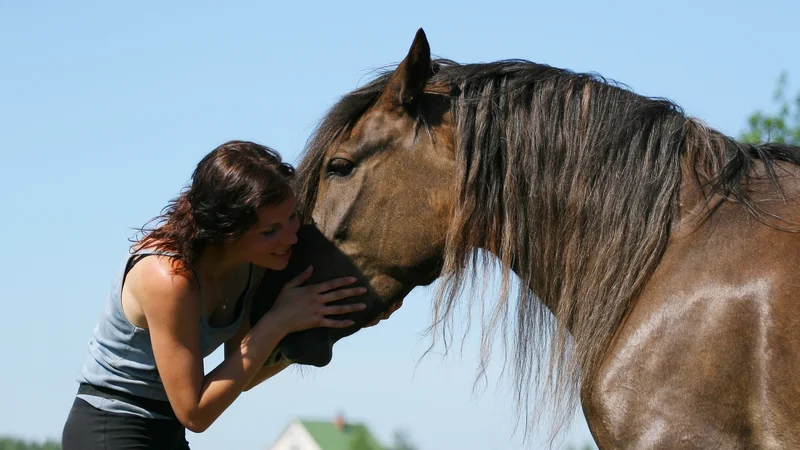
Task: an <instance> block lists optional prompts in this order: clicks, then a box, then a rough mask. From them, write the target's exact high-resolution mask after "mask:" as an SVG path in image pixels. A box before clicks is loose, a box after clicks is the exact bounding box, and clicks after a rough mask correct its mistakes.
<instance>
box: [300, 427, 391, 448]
mask: <svg viewBox="0 0 800 450" xmlns="http://www.w3.org/2000/svg"><path fill="white" fill-rule="evenodd" d="M299 422H300V424H301V425H303V427H305V429H306V431H308V434H310V435H311V437H312V438H313V439H314V440H315V441H316V442H317V445H319V446H320V448H321V449H322V450H351V449H352V450H382V447H381V445H380V443H379V442H378V441H377V440H376V439H375V437H373V436H372V434H371V433H370V432H369V429H368V428H367V427H366V426H365V425H363V424H360V423H347V424H345V426H344V429H342V430H339V429H338V428H336V425H335V424H334V423H333V422H330V421H316V420H300V421H299ZM357 438H363V439H364V443H365V444H366V445H364V446H363V447H360V448H358V449H354V448H352V447H351V444H352V443H353V442H354V441H355V440H356V439H357Z"/></svg>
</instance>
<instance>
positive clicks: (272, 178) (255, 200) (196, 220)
mask: <svg viewBox="0 0 800 450" xmlns="http://www.w3.org/2000/svg"><path fill="white" fill-rule="evenodd" d="M293 178H294V168H293V167H292V166H291V165H290V164H288V163H285V162H283V161H282V160H281V156H280V155H279V154H278V153H277V152H276V151H275V150H273V149H271V148H269V147H266V146H263V145H259V144H255V143H253V142H247V141H229V142H226V143H224V144H222V145H220V146H219V147H217V148H215V149H214V150H213V151H211V152H210V153H209V154H208V155H206V156H205V157H204V158H203V159H202V160H201V161H200V162H199V163H198V164H197V167H196V168H195V170H194V173H193V174H192V181H191V183H190V185H189V186H187V187H186V188H185V189H184V190H183V191H182V192H181V194H180V195H179V196H178V197H177V198H175V199H173V200H171V201H170V202H169V205H168V206H167V207H166V208H165V209H164V210H163V211H162V214H161V215H160V216H158V217H156V218H154V219H152V220H151V221H150V222H153V221H159V222H161V223H160V225H158V226H157V227H156V228H152V229H145V228H142V229H141V230H140V231H142V232H143V233H144V237H142V239H140V240H139V241H138V242H136V243H135V245H134V248H136V249H141V248H154V249H158V250H162V251H168V252H173V253H176V254H177V259H179V260H180V261H181V262H182V264H179V266H182V267H178V268H177V269H176V272H185V271H186V270H188V269H189V268H190V267H192V265H193V264H194V263H195V262H196V261H197V259H198V258H199V257H200V254H201V253H202V252H203V250H204V249H205V248H206V247H207V246H208V245H209V244H219V243H223V242H228V241H231V240H234V239H236V238H238V237H240V236H242V235H243V234H244V233H246V232H247V231H248V230H249V229H250V228H251V227H252V226H253V225H254V224H255V223H256V221H257V217H258V216H257V214H258V211H259V209H260V208H262V207H265V206H273V205H276V204H278V203H280V202H282V201H283V200H285V199H286V197H287V196H288V195H289V194H290V193H292V185H291V183H292V180H293ZM148 223H149V222H148Z"/></svg>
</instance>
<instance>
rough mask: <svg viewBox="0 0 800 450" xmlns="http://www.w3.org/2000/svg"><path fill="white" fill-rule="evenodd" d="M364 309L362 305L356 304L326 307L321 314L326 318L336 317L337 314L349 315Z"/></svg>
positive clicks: (364, 306)
mask: <svg viewBox="0 0 800 450" xmlns="http://www.w3.org/2000/svg"><path fill="white" fill-rule="evenodd" d="M366 307H367V305H365V304H364V303H356V304H354V305H336V306H326V307H325V309H324V310H323V313H322V314H323V315H326V316H337V315H339V314H349V313H352V312H356V311H362V310H364V309H366Z"/></svg>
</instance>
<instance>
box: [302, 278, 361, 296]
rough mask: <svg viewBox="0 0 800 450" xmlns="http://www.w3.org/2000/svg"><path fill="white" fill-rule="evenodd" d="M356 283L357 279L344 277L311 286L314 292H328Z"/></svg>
mask: <svg viewBox="0 0 800 450" xmlns="http://www.w3.org/2000/svg"><path fill="white" fill-rule="evenodd" d="M355 282H356V277H342V278H336V279H333V280H329V281H325V282H323V283H318V284H314V285H311V286H309V287H310V288H311V289H312V290H313V291H314V292H317V293H320V292H328V291H330V290H333V289H336V288H340V287H342V286H347V285H348V284H353V283H355Z"/></svg>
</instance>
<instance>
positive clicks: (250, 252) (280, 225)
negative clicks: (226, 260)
mask: <svg viewBox="0 0 800 450" xmlns="http://www.w3.org/2000/svg"><path fill="white" fill-rule="evenodd" d="M296 206H297V198H296V197H295V195H294V194H289V195H288V196H287V197H286V199H285V200H284V201H282V202H281V203H279V204H277V205H273V206H270V207H265V208H262V209H261V211H259V212H258V221H257V222H256V224H255V225H254V226H253V228H252V230H251V231H250V232H249V233H247V234H246V235H245V236H243V237H242V238H241V239H240V242H237V247H238V248H239V249H241V252H242V254H243V256H244V257H245V259H247V261H249V262H251V263H253V264H255V265H257V266H260V267H263V268H266V269H271V270H282V269H284V268H285V267H286V265H287V264H288V263H289V258H290V257H291V256H292V245H294V244H295V243H296V242H297V230H298V229H299V227H300V220H299V218H298V216H297V212H296Z"/></svg>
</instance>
